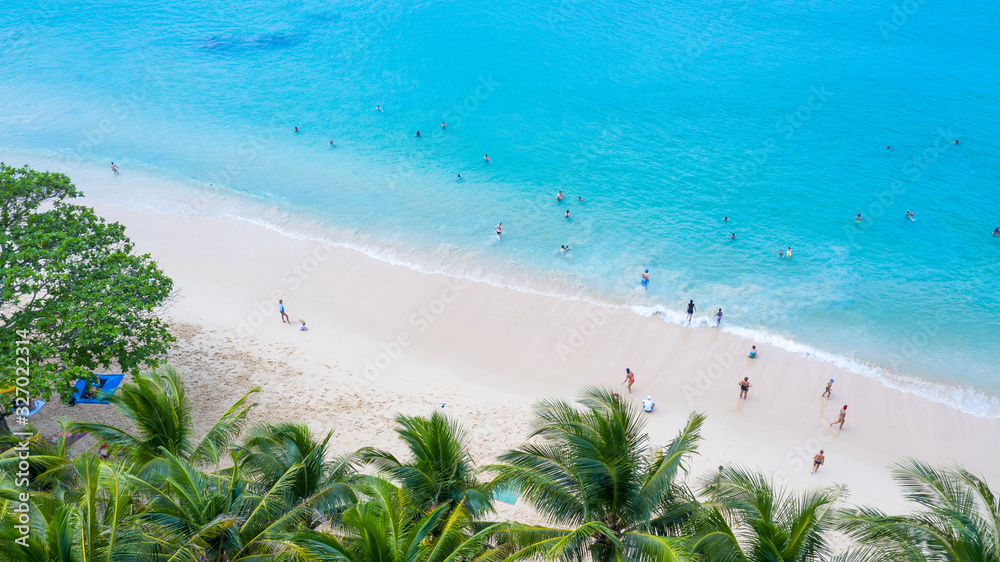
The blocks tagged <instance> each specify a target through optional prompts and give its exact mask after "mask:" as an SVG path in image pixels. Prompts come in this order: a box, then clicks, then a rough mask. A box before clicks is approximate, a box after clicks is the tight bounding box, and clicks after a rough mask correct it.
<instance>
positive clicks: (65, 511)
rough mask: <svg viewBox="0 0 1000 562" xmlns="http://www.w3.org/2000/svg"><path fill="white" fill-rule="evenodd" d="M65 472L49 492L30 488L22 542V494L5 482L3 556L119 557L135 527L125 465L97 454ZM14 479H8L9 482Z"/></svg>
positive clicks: (0, 491) (0, 492) (0, 515)
mask: <svg viewBox="0 0 1000 562" xmlns="http://www.w3.org/2000/svg"><path fill="white" fill-rule="evenodd" d="M63 469H64V471H65V472H66V473H67V474H69V473H71V474H72V475H71V476H66V477H65V478H64V479H63V480H62V481H61V482H62V485H60V486H56V487H53V488H52V489H50V490H49V491H37V490H36V491H32V492H31V493H30V500H29V502H28V515H29V521H30V522H29V525H30V527H31V531H30V533H29V534H28V536H27V537H26V539H27V540H26V541H24V539H22V541H24V542H15V541H16V540H17V539H18V538H19V537H21V536H22V533H20V532H19V531H17V530H16V528H15V526H14V525H17V524H20V522H19V521H20V520H19V519H18V520H17V522H15V516H17V515H19V513H17V512H15V511H14V509H15V507H16V506H19V505H20V504H21V502H20V501H19V499H20V498H19V497H18V494H17V493H16V492H15V490H16V488H15V487H14V486H8V485H4V486H2V489H0V497H2V498H3V499H4V500H5V501H4V502H3V505H2V508H0V519H7V520H9V521H10V522H11V524H10V525H8V524H7V523H6V522H4V523H3V524H0V529H2V531H0V552H2V553H3V554H0V560H5V561H6V560H11V561H13V560H18V561H35V560H37V561H43V560H45V561H47V560H66V561H76V560H81V561H88V562H90V561H96V560H105V561H108V562H110V561H112V560H115V561H117V560H121V559H123V558H122V557H123V555H125V554H126V551H125V549H124V548H123V544H124V543H125V542H127V539H128V537H130V536H133V531H132V530H131V529H130V528H129V526H128V519H129V517H131V515H132V514H133V512H134V505H133V502H132V488H131V486H130V485H129V477H128V475H127V472H128V470H127V468H126V467H123V466H122V465H120V464H114V463H107V462H102V461H101V460H100V459H99V458H98V457H97V456H96V455H93V454H90V453H88V454H85V455H82V456H80V457H78V458H76V459H74V460H73V461H72V462H71V463H70V464H69V465H68V466H66V467H63ZM7 484H10V483H7Z"/></svg>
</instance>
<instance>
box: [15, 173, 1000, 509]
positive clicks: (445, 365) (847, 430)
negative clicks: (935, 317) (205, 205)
mask: <svg viewBox="0 0 1000 562" xmlns="http://www.w3.org/2000/svg"><path fill="white" fill-rule="evenodd" d="M37 167H39V168H42V169H44V167H43V166H41V165H39V166H37ZM54 168H55V167H54V166H50V169H54ZM74 180H75V181H76V183H77V185H78V187H80V188H81V189H84V190H85V191H86V190H87V188H88V186H87V185H86V183H82V182H81V181H80V179H78V176H75V175H74ZM90 203H91V204H93V203H94V202H93V201H90ZM95 207H96V209H97V211H98V212H99V213H100V214H102V215H104V216H106V217H108V218H109V219H111V220H117V221H120V222H122V223H123V224H125V225H126V226H127V228H128V230H127V234H128V235H129V236H130V237H131V238H132V240H134V241H135V242H136V244H137V247H138V249H139V251H142V252H148V253H150V254H152V255H153V257H154V258H155V259H156V260H157V261H158V262H159V264H160V266H161V267H162V268H163V269H164V270H165V272H166V273H167V275H169V276H170V277H172V278H173V279H174V281H175V283H176V287H177V288H178V289H179V297H180V298H179V299H178V300H177V301H176V302H175V303H173V305H172V307H171V308H170V309H169V310H168V311H166V317H167V318H168V320H169V321H170V323H171V324H172V326H173V329H174V333H175V335H176V336H177V338H178V342H177V344H176V345H175V347H174V349H173V351H172V352H171V353H170V358H169V359H170V362H171V363H172V364H174V365H175V366H177V367H178V368H179V369H180V370H181V371H182V373H183V374H184V375H185V382H186V383H187V385H188V389H189V396H190V397H191V398H192V399H193V400H195V401H196V402H197V403H198V411H197V417H196V419H197V423H198V425H199V427H200V428H207V426H208V424H210V423H211V421H213V420H214V419H216V417H217V416H218V415H219V414H220V413H221V412H222V411H223V410H224V409H225V408H226V407H228V405H230V404H231V403H232V401H233V400H235V399H236V398H237V397H239V396H240V395H241V394H242V393H243V392H245V391H246V390H248V389H250V388H251V387H253V386H260V387H262V389H263V391H262V392H261V393H259V394H258V395H256V398H255V400H256V401H257V402H259V404H260V405H259V406H258V407H257V408H256V409H255V412H254V414H253V418H254V419H256V420H266V421H271V422H277V421H301V422H304V423H307V424H308V425H309V426H310V428H311V429H312V430H313V431H314V432H315V433H316V434H323V433H325V432H326V431H329V430H334V431H335V436H334V438H333V439H332V440H331V444H332V448H333V450H334V451H336V452H347V451H350V450H354V449H356V448H358V447H360V446H364V445H374V446H379V447H383V448H388V449H390V450H393V451H396V452H402V447H401V444H400V443H399V441H398V440H397V439H396V438H395V434H394V433H393V432H392V430H393V429H394V424H393V422H392V418H393V416H394V415H395V414H396V413H397V412H402V413H407V414H429V413H431V412H432V411H433V410H434V409H441V405H442V404H445V407H444V411H446V412H447V413H448V414H450V415H452V416H455V417H456V418H458V419H459V420H461V421H462V422H463V423H464V424H465V425H466V426H467V427H468V428H469V429H470V430H471V431H472V432H473V435H474V444H473V452H474V455H475V457H476V459H477V461H478V462H480V463H487V462H491V461H493V460H494V458H495V456H496V455H497V454H499V453H500V452H502V451H503V450H505V449H507V448H509V447H512V446H514V445H516V444H518V443H520V442H521V441H522V439H523V437H524V436H525V435H526V434H527V431H528V428H529V425H530V413H531V407H530V406H531V404H532V403H533V402H535V401H536V400H538V399H539V398H542V397H546V396H552V395H555V396H561V397H565V398H572V397H574V396H575V395H576V393H577V392H578V390H579V389H580V388H581V387H583V386H585V385H596V384H600V385H612V386H615V387H618V388H619V389H621V390H622V391H623V392H624V387H623V386H619V384H620V383H621V382H622V380H623V378H624V371H625V367H630V368H631V369H632V370H633V371H635V372H636V373H637V381H636V383H635V386H634V387H633V398H634V399H635V400H637V401H638V400H641V399H642V398H644V397H645V396H646V395H647V394H651V395H652V396H653V398H654V399H655V400H656V403H657V408H656V411H655V412H654V413H653V414H651V415H649V416H648V424H649V425H648V429H649V432H650V437H651V440H652V442H653V443H656V444H662V443H666V442H667V441H669V439H670V438H671V437H672V436H673V435H674V434H675V433H676V432H677V430H678V429H679V428H680V427H681V424H682V423H683V421H684V420H685V418H686V417H687V416H688V414H689V413H690V412H691V411H702V412H705V413H707V415H708V421H707V423H706V425H705V428H704V432H703V435H704V441H703V444H702V445H701V448H700V456H699V457H697V458H696V459H695V460H694V462H693V463H692V465H691V474H692V476H691V478H692V482H693V481H694V477H696V476H700V475H702V474H705V472H706V471H708V470H711V468H712V467H716V466H718V465H720V464H726V463H739V464H746V465H750V466H756V467H760V468H762V469H764V470H766V471H768V472H771V473H773V474H775V475H776V476H777V477H778V478H780V479H783V480H785V481H787V482H788V483H789V484H790V485H792V486H797V487H804V486H820V485H830V484H834V483H843V484H846V485H847V486H848V488H849V489H850V491H851V500H852V501H855V502H859V503H861V502H864V503H873V504H876V505H879V506H881V507H884V508H887V509H890V510H902V509H905V504H904V503H903V502H902V500H901V498H900V495H899V491H898V489H897V488H896V487H895V486H894V485H893V483H892V481H891V479H890V477H889V473H888V471H887V470H886V468H887V467H888V466H889V465H891V464H892V463H893V462H895V461H897V460H899V459H901V458H904V457H906V456H916V457H918V458H921V459H923V460H926V461H929V462H931V463H938V464H942V463H952V462H955V463H961V464H963V465H965V466H966V467H968V468H969V469H971V470H972V471H973V472H975V473H978V474H980V475H982V476H984V477H986V478H987V480H988V481H990V482H993V483H994V485H1000V468H998V467H997V465H996V463H995V462H993V461H995V459H996V443H1000V420H997V419H981V418H977V417H974V416H971V415H967V414H963V413H961V412H959V411H957V410H954V409H952V408H950V407H948V406H945V405H942V404H938V403H934V402H931V401H929V400H926V399H923V398H921V397H919V396H917V395H916V394H911V393H904V392H900V391H898V390H892V389H888V388H886V387H884V386H883V385H882V384H881V383H879V382H877V381H875V380H872V379H868V378H865V377H863V376H861V375H857V374H854V373H851V372H847V371H844V370H841V369H839V368H837V367H836V366H834V365H832V364H829V363H824V362H819V361H815V360H811V359H807V358H804V357H801V356H798V355H796V354H793V353H790V352H786V351H783V350H780V349H776V348H772V347H770V346H767V345H758V348H759V350H760V353H759V357H758V358H757V359H756V360H750V359H748V358H747V356H746V352H747V350H748V348H749V347H750V345H751V343H753V342H750V341H745V340H741V339H739V338H737V337H735V336H733V335H731V334H727V333H723V332H721V331H719V330H715V329H712V328H685V327H681V326H676V325H672V324H668V323H666V322H663V321H662V320H660V319H658V318H645V317H640V316H638V315H636V314H633V313H631V312H629V311H625V310H616V309H610V308H603V307H599V306H596V305H593V304H589V303H585V302H580V301H572V300H566V299H562V298H557V297H550V296H540V295H534V294H527V293H522V292H517V291H513V290H508V289H503V288H498V287H494V286H491V285H487V284H484V283H477V282H471V281H467V280H458V279H451V278H446V277H444V276H442V275H430V274H424V273H418V272H415V271H413V270H411V269H408V268H406V267H402V266H395V265H391V264H387V263H384V262H381V261H378V260H376V259H373V258H370V257H368V256H366V255H364V254H362V253H360V252H357V251H354V250H350V249H347V248H343V247H339V246H331V245H326V244H321V243H317V242H313V241H303V240H296V239H292V238H288V237H285V236H282V235H280V234H278V233H276V232H273V231H271V230H267V229H265V228H263V227H259V226H255V225H251V224H249V223H246V222H241V221H238V220H235V219H225V218H192V217H186V218H185V217H180V216H174V215H163V214H152V213H150V214H146V213H141V212H137V211H135V210H126V209H125V208H122V207H119V206H116V205H109V204H106V203H99V204H95ZM133 207H134V202H133ZM278 298H282V299H284V301H285V305H286V307H287V310H288V313H289V315H290V316H291V318H292V321H293V325H288V324H282V323H281V321H280V320H279V315H278V312H277V299H278ZM299 319H305V320H306V321H307V323H308V327H309V331H307V332H301V331H299V329H298V321H299ZM744 376H748V377H749V378H750V382H751V383H752V384H753V388H752V389H751V390H750V395H749V399H748V400H746V401H741V400H739V399H738V394H739V389H738V387H737V382H738V381H740V380H742V379H743V377H744ZM831 378H833V379H836V381H837V382H836V384H835V385H834V392H833V398H832V400H826V399H822V398H820V394H821V392H822V391H823V387H824V384H825V382H826V381H827V380H829V379H831ZM843 404H849V406H850V407H849V409H848V412H849V413H848V417H847V423H846V424H845V426H844V429H843V431H831V430H830V429H829V426H828V424H829V423H830V422H831V421H833V420H834V419H836V417H837V412H838V411H839V409H840V407H841V406H842V405H843ZM59 416H72V417H74V418H76V419H79V420H99V421H106V422H112V423H121V422H120V418H118V417H117V416H115V415H113V414H112V412H111V410H110V409H109V408H108V407H107V406H93V405H78V406H76V407H74V408H68V407H66V406H64V405H61V404H51V405H48V406H46V407H45V408H44V409H43V411H42V412H41V413H40V414H39V415H38V416H37V417H36V418H35V420H38V421H41V422H42V427H43V428H45V427H49V428H51V424H52V421H51V420H52V419H53V418H56V417H59ZM35 420H33V421H35ZM86 444H87V442H86V441H83V442H81V445H82V446H86ZM820 448H823V449H825V451H826V456H827V463H826V465H825V466H824V467H822V468H821V469H820V471H819V473H818V474H817V475H810V471H811V459H812V456H813V455H814V454H815V453H816V452H817V451H818V450H819V449H820ZM522 503H523V502H519V505H518V508H517V509H516V510H515V509H508V508H504V509H502V510H501V514H502V516H504V517H521V516H529V515H526V514H527V512H526V511H525V510H524V508H523V506H522Z"/></svg>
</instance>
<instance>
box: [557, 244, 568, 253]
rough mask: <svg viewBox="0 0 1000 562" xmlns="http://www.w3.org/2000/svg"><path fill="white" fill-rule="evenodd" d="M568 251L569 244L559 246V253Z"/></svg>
mask: <svg viewBox="0 0 1000 562" xmlns="http://www.w3.org/2000/svg"><path fill="white" fill-rule="evenodd" d="M568 251H569V246H559V253H560V254H565V253H566V252H568Z"/></svg>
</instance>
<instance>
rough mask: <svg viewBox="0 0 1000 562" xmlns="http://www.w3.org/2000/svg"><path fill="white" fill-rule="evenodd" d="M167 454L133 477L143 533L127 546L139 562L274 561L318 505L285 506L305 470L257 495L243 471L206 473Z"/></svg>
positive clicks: (294, 470)
mask: <svg viewBox="0 0 1000 562" xmlns="http://www.w3.org/2000/svg"><path fill="white" fill-rule="evenodd" d="M163 455H164V456H163V458H162V459H157V460H154V461H152V462H150V463H149V464H147V465H146V467H145V468H144V470H143V471H142V473H141V474H140V475H132V476H131V477H130V478H131V481H132V484H133V487H134V488H135V491H136V494H137V495H138V496H139V497H141V498H142V501H143V509H142V511H140V512H139V513H137V514H136V515H135V516H134V517H133V523H134V524H135V525H136V527H137V528H138V529H139V530H140V533H139V535H138V536H137V537H135V538H134V540H132V541H130V543H129V544H128V547H129V549H130V552H131V553H132V556H133V557H134V559H135V560H142V561H143V562H158V561H176V560H189V561H198V560H200V561H202V562H223V561H227V562H228V561H233V562H235V561H237V560H270V559H272V558H273V557H275V556H278V555H280V554H282V552H284V551H285V549H286V546H285V544H284V543H283V542H282V541H281V540H280V539H278V537H280V536H282V535H284V534H287V533H290V532H293V531H295V530H297V529H299V528H300V527H301V524H302V523H303V522H304V521H305V514H306V511H307V510H308V509H310V506H311V504H312V501H313V498H306V499H305V500H304V501H302V502H300V503H299V505H297V506H292V505H289V504H288V502H287V501H286V498H287V497H288V495H289V493H288V492H289V489H290V488H291V487H292V486H293V485H294V482H295V479H296V477H297V476H298V473H299V472H300V471H301V470H302V468H303V467H302V465H301V464H294V465H292V467H291V468H289V470H288V471H287V472H286V473H285V474H283V475H282V476H281V477H280V478H279V479H278V481H277V482H275V483H274V485H273V486H272V487H270V488H269V489H267V490H264V491H263V493H255V492H253V491H252V490H251V489H250V488H251V486H249V485H248V482H247V481H246V480H245V479H244V478H243V475H242V474H241V473H240V471H239V464H236V466H235V467H234V468H232V469H228V470H224V471H218V472H215V473H211V474H206V473H203V472H200V471H199V470H198V469H197V468H196V467H195V466H194V465H193V464H192V463H191V462H190V461H188V460H186V459H182V458H180V457H178V456H176V455H173V454H171V453H169V452H166V451H164V453H163ZM275 539H278V540H275Z"/></svg>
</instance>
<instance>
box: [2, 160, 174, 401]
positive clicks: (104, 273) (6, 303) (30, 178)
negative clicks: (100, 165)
mask: <svg viewBox="0 0 1000 562" xmlns="http://www.w3.org/2000/svg"><path fill="white" fill-rule="evenodd" d="M81 196H82V194H81V193H80V192H79V191H77V189H76V187H74V186H73V184H72V182H71V181H70V179H69V178H68V177H67V176H66V175H64V174H58V173H51V172H38V171H35V170H32V169H30V168H28V167H23V168H13V167H10V166H7V165H5V164H3V163H0V386H3V387H6V386H11V385H13V384H14V381H15V380H16V378H17V377H18V376H19V375H23V374H24V371H23V370H22V371H18V370H17V369H15V367H21V368H22V369H23V368H25V363H24V362H23V360H22V361H20V362H18V358H19V357H24V356H23V355H19V354H17V353H15V350H16V349H17V348H18V347H21V348H26V349H27V350H28V355H27V359H28V360H29V362H30V363H29V364H28V365H27V367H28V374H29V376H27V377H26V378H27V380H28V385H27V386H28V388H29V391H30V392H31V394H32V395H33V396H41V397H46V398H47V397H49V396H50V395H51V393H52V392H53V391H56V392H62V393H63V397H64V398H68V396H69V393H68V392H64V391H66V390H68V389H70V387H71V385H72V384H73V381H75V380H76V379H77V378H86V379H89V378H90V377H91V374H92V371H93V370H94V369H98V368H104V369H106V368H109V367H110V366H111V365H112V364H115V365H117V366H119V367H120V368H121V369H123V370H125V371H127V372H131V373H133V374H136V373H138V372H139V370H140V368H141V367H143V366H144V365H155V364H156V362H157V360H158V358H160V357H161V356H162V355H163V354H164V353H166V351H167V346H168V343H169V342H170V341H171V339H172V338H171V336H170V333H169V332H168V330H167V325H166V324H165V323H164V322H163V320H161V319H159V318H157V317H156V316H155V312H156V311H157V309H159V308H160V307H161V306H162V305H163V304H164V301H165V300H166V299H167V298H168V296H169V295H170V293H171V290H172V287H173V283H172V281H171V280H170V279H169V278H168V277H167V276H165V275H164V274H163V272H162V271H160V269H159V268H158V267H157V265H156V263H155V262H154V261H153V260H152V259H151V258H150V256H149V255H148V254H145V255H136V254H135V253H133V249H134V247H133V244H132V242H131V241H130V240H129V239H128V237H127V236H126V235H125V227H123V226H122V225H120V224H118V223H115V222H110V223H109V222H107V221H105V220H104V219H103V218H101V217H99V216H97V215H96V214H95V213H94V211H93V209H91V208H89V207H85V206H82V205H74V204H71V203H69V200H70V199H74V198H78V197H81ZM19 341H26V342H28V343H27V344H19V343H18V342H19Z"/></svg>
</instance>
